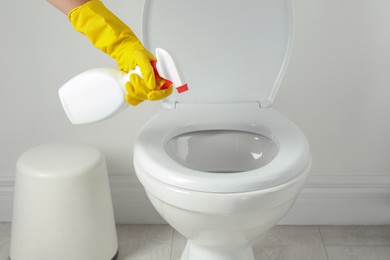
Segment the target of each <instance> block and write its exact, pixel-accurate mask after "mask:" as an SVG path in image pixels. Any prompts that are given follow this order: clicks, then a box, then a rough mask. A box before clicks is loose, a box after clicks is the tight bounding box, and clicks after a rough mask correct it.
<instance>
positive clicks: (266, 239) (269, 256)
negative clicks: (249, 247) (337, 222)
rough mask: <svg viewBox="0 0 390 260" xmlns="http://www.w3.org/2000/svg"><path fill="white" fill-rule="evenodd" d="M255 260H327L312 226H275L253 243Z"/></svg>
mask: <svg viewBox="0 0 390 260" xmlns="http://www.w3.org/2000/svg"><path fill="white" fill-rule="evenodd" d="M253 251H254V254H255V258H256V259H259V260H260V259H261V260H314V259H315V260H327V259H328V258H327V256H326V251H325V248H324V246H323V244H322V239H321V234H320V232H319V229H318V228H317V227H314V226H276V227H273V228H272V229H271V230H269V231H268V232H266V233H265V234H263V235H262V236H261V237H259V238H258V239H256V240H255V241H254V242H253Z"/></svg>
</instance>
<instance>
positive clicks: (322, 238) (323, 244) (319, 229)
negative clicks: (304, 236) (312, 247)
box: [317, 226, 329, 260]
mask: <svg viewBox="0 0 390 260" xmlns="http://www.w3.org/2000/svg"><path fill="white" fill-rule="evenodd" d="M317 229H318V231H319V232H320V236H321V242H322V247H323V248H324V251H325V255H326V258H327V259H328V260H329V256H328V250H327V249H326V246H325V242H324V237H323V235H322V232H321V226H317Z"/></svg>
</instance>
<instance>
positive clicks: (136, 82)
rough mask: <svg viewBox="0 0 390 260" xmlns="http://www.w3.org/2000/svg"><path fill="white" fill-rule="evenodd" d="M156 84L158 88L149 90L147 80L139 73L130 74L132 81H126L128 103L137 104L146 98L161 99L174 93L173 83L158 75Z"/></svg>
mask: <svg viewBox="0 0 390 260" xmlns="http://www.w3.org/2000/svg"><path fill="white" fill-rule="evenodd" d="M156 84H157V86H158V87H157V89H158V90H149V89H148V88H147V87H146V85H145V81H144V80H143V79H142V78H141V77H140V76H138V75H137V74H131V75H130V81H129V82H127V83H126V90H127V92H128V93H127V95H126V101H127V103H129V104H131V105H133V106H136V105H138V104H139V103H141V102H142V101H144V100H146V99H147V100H152V101H155V100H160V99H163V98H165V97H167V96H169V95H171V94H172V89H173V88H172V83H171V82H169V81H167V80H165V79H163V78H161V77H156Z"/></svg>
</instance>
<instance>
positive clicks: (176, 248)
mask: <svg viewBox="0 0 390 260" xmlns="http://www.w3.org/2000/svg"><path fill="white" fill-rule="evenodd" d="M186 244H187V239H186V238H185V237H184V236H182V235H181V234H179V233H178V232H177V231H175V234H174V235H173V243H172V256H171V260H179V259H180V257H181V254H182V253H183V251H184V247H185V246H186Z"/></svg>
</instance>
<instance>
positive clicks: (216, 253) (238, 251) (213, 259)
mask: <svg viewBox="0 0 390 260" xmlns="http://www.w3.org/2000/svg"><path fill="white" fill-rule="evenodd" d="M199 259H202V260H237V259H240V260H255V258H254V256H253V251H252V245H251V244H246V245H243V246H242V247H239V248H231V247H226V248H214V247H208V246H205V245H199V244H195V243H194V242H192V241H191V240H189V241H188V242H187V245H186V247H185V249H184V251H183V253H182V255H181V258H180V260H199Z"/></svg>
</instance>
